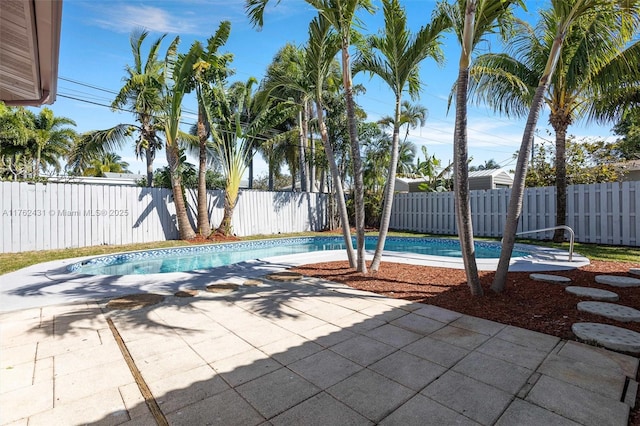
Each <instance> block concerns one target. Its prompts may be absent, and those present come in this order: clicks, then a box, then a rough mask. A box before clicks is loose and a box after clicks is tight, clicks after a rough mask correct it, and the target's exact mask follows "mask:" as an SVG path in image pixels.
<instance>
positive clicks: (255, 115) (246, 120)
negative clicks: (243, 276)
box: [202, 77, 291, 235]
mask: <svg viewBox="0 0 640 426" xmlns="http://www.w3.org/2000/svg"><path fill="white" fill-rule="evenodd" d="M255 84H257V80H256V79H255V78H253V77H251V78H249V79H248V80H247V82H244V83H243V82H236V83H234V84H232V85H231V86H230V87H229V88H225V87H222V86H221V85H217V86H214V85H203V86H202V90H203V97H202V99H203V100H204V109H205V111H206V113H207V120H208V121H209V123H210V125H211V135H212V137H213V140H214V148H215V150H216V151H217V155H218V158H219V160H220V161H221V163H222V168H223V170H224V174H225V177H226V186H225V198H224V213H223V217H222V220H221V221H220V225H219V226H218V227H217V228H216V230H215V231H214V232H215V233H220V234H223V235H230V234H231V232H232V227H231V220H232V218H233V211H234V209H235V206H236V202H237V200H238V194H239V190H240V180H241V179H242V175H243V174H244V172H245V171H246V169H247V167H248V164H249V160H250V157H251V156H252V155H253V154H254V150H253V149H252V147H253V146H254V145H255V140H256V139H260V138H264V137H265V136H264V135H265V132H266V131H267V130H269V129H271V128H272V127H273V126H274V125H277V124H279V123H281V122H282V121H284V120H285V119H286V118H287V117H288V116H289V114H290V113H291V108H290V107H289V106H286V105H285V104H279V105H275V106H274V104H273V103H272V100H271V99H269V98H268V97H267V96H262V95H257V94H254V93H253V86H254V85H255Z"/></svg>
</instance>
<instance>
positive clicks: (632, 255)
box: [517, 240, 640, 262]
mask: <svg viewBox="0 0 640 426" xmlns="http://www.w3.org/2000/svg"><path fill="white" fill-rule="evenodd" d="M517 242H518V243H523V244H531V245H536V246H545V247H553V248H559V249H562V250H567V251H569V243H554V242H551V241H540V240H517ZM573 251H574V252H576V253H580V254H581V255H583V256H586V257H588V258H589V260H603V261H605V262H607V261H608V262H639V261H640V247H628V246H603V245H598V244H583V243H574V245H573Z"/></svg>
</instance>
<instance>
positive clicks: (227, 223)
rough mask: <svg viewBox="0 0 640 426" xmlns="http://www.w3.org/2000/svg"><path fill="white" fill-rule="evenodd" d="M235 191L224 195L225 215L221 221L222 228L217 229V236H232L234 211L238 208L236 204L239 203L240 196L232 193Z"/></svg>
mask: <svg viewBox="0 0 640 426" xmlns="http://www.w3.org/2000/svg"><path fill="white" fill-rule="evenodd" d="M231 192H233V191H228V190H227V191H225V193H224V213H223V215H222V220H221V221H220V226H218V229H216V233H217V234H222V235H225V236H229V235H231V230H232V226H231V219H232V218H233V210H234V209H235V208H236V202H237V201H238V194H237V192H236V193H235V196H234V195H233V194H232V193H231Z"/></svg>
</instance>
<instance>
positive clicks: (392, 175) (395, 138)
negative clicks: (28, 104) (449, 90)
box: [354, 0, 449, 272]
mask: <svg viewBox="0 0 640 426" xmlns="http://www.w3.org/2000/svg"><path fill="white" fill-rule="evenodd" d="M382 5H383V10H384V22H385V25H384V32H383V34H381V35H376V36H371V37H369V46H368V47H367V48H365V49H363V50H362V52H361V54H360V55H359V57H358V58H357V60H356V62H355V65H354V68H355V69H356V70H358V71H360V70H363V71H368V72H370V73H372V74H375V75H378V76H379V77H380V78H381V79H382V80H384V81H385V83H387V84H388V85H389V87H390V88H391V90H392V91H393V94H394V97H395V99H394V101H395V108H394V115H393V118H392V120H391V124H393V132H392V137H391V157H390V161H389V163H388V164H389V165H388V169H389V170H388V172H387V183H386V186H385V191H384V202H383V208H382V216H381V219H380V227H379V232H378V242H377V245H376V250H375V253H374V255H373V260H372V262H371V267H370V268H371V271H372V272H377V271H378V269H379V268H380V261H381V260H382V251H383V250H384V244H385V242H386V239H387V233H388V231H389V222H390V221H391V209H392V206H393V193H394V191H395V179H396V171H397V167H398V156H399V146H400V127H401V126H402V124H403V123H402V119H403V115H402V112H403V111H402V108H403V102H402V94H403V92H404V91H405V90H406V91H408V93H409V95H410V96H411V97H412V98H416V97H417V96H418V92H419V89H420V77H419V65H420V63H421V62H422V61H423V60H424V59H425V58H427V57H431V58H433V59H434V60H435V61H436V62H437V63H441V62H442V61H443V60H444V58H443V56H442V51H441V49H440V40H439V39H440V36H441V34H442V32H443V30H445V29H446V28H447V27H448V25H449V22H448V20H447V19H445V17H444V16H442V15H441V16H438V15H435V16H434V19H433V21H432V22H431V23H430V24H429V25H427V26H425V27H422V28H421V29H420V30H419V31H418V33H417V34H416V35H415V36H414V35H412V34H411V32H410V31H409V30H408V29H407V15H406V12H405V10H404V8H403V7H402V6H400V2H399V0H383V1H382ZM404 106H405V109H408V107H409V104H407V105H404ZM411 113H412V114H414V113H415V114H416V116H414V117H409V116H406V115H405V116H404V119H406V120H414V122H418V121H420V120H421V119H422V117H421V116H420V113H421V111H419V110H418V111H412V112H411ZM425 116H426V112H425ZM407 124H408V126H407V127H410V122H407ZM408 132H409V130H408V129H407V135H408ZM405 138H406V136H405Z"/></svg>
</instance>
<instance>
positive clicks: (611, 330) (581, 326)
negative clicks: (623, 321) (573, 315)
mask: <svg viewBox="0 0 640 426" xmlns="http://www.w3.org/2000/svg"><path fill="white" fill-rule="evenodd" d="M571 331H573V334H575V335H576V336H577V337H578V338H580V339H582V340H584V341H586V342H593V343H597V344H599V345H602V346H604V347H605V348H607V349H613V350H615V351H624V352H633V353H639V352H640V333H637V332H635V331H631V330H627V329H626V328H622V327H616V326H613V325H608V324H598V323H595V322H579V323H576V324H573V325H572V326H571Z"/></svg>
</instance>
